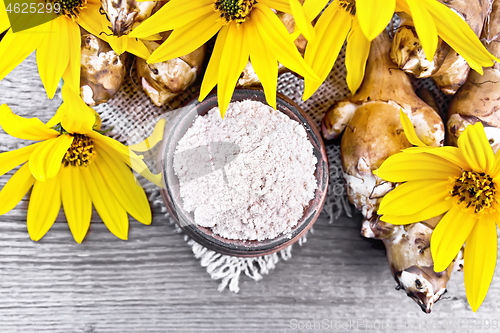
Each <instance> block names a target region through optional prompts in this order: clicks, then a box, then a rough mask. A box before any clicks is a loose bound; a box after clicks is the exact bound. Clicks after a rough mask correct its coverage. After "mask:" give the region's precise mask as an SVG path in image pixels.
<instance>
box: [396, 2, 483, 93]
mask: <svg viewBox="0 0 500 333" xmlns="http://www.w3.org/2000/svg"><path fill="white" fill-rule="evenodd" d="M438 1H439V2H441V3H443V4H445V5H446V6H448V7H449V8H451V9H452V10H453V11H454V12H455V13H457V14H459V15H460V16H461V17H462V18H463V19H464V21H465V22H467V24H468V25H469V26H470V27H471V28H472V30H473V31H474V32H475V33H476V35H477V36H479V34H480V33H481V30H482V29H483V23H484V20H485V18H486V17H487V16H488V15H489V13H490V11H491V4H492V1H493V0H454V1H446V0H438ZM398 14H399V16H400V18H401V24H400V26H399V28H398V29H397V31H396V33H395V35H394V40H393V44H392V47H391V52H390V54H391V59H392V60H393V61H394V62H395V63H396V64H397V65H398V66H399V68H401V69H402V70H404V71H406V72H407V73H410V74H412V75H414V76H415V77H417V78H426V77H432V78H433V79H434V81H435V82H436V84H437V85H438V86H439V87H440V88H441V90H442V91H443V92H444V93H446V94H449V95H453V94H455V93H456V92H457V90H458V88H460V86H462V85H463V84H464V83H465V80H466V79H467V74H468V73H469V70H470V67H469V65H468V64H467V62H466V61H465V59H464V58H462V57H461V56H460V55H459V54H458V53H457V52H455V51H454V50H453V49H451V48H450V46H449V45H448V44H446V42H444V41H443V40H442V39H441V38H439V40H438V46H437V50H436V54H435V55H434V58H433V59H432V60H431V61H429V60H428V59H427V58H426V56H425V53H424V50H423V48H422V44H421V43H420V40H419V39H418V37H417V33H416V31H415V26H414V23H413V21H412V19H411V17H410V16H409V15H407V14H405V13H398Z"/></svg>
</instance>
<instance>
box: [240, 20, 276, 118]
mask: <svg viewBox="0 0 500 333" xmlns="http://www.w3.org/2000/svg"><path fill="white" fill-rule="evenodd" d="M246 30H247V31H246V32H247V35H246V38H247V40H248V42H249V44H250V48H249V49H250V61H251V62H252V66H253V69H254V70H255V73H256V74H257V76H258V77H259V79H260V82H261V83H262V87H264V93H265V95H266V100H267V103H268V104H269V105H270V106H271V107H273V108H274V109H276V90H277V86H278V62H277V60H276V58H275V57H273V56H272V55H271V54H270V53H269V51H268V50H267V49H266V46H265V43H264V41H263V40H262V38H261V37H260V35H259V33H258V31H257V29H255V27H254V26H249V27H248V29H246Z"/></svg>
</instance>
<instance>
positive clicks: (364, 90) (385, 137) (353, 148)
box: [322, 33, 451, 312]
mask: <svg viewBox="0 0 500 333" xmlns="http://www.w3.org/2000/svg"><path fill="white" fill-rule="evenodd" d="M389 48H390V39H389V37H388V36H387V35H386V34H385V33H383V34H381V35H380V36H379V37H377V38H376V39H375V40H374V41H373V42H372V46H371V51H370V57H369V59H368V62H367V70H366V75H365V79H364V81H363V83H362V85H361V87H360V89H359V90H358V92H357V93H356V94H355V95H354V96H351V97H349V98H347V99H344V100H342V101H339V102H337V103H335V104H334V106H333V107H332V108H331V109H330V110H329V111H328V113H327V114H326V115H325V118H324V119H323V123H322V132H323V135H324V137H325V138H327V139H332V138H336V137H339V136H340V134H341V133H342V132H343V131H344V130H345V133H344V135H343V137H342V141H341V158H342V167H343V171H344V178H345V181H346V188H347V194H348V197H349V200H350V201H351V202H352V203H353V204H354V205H355V206H356V208H358V209H359V210H361V212H362V214H363V216H364V221H363V227H362V230H361V234H362V235H363V236H365V237H368V238H377V239H381V240H383V242H384V244H385V246H386V249H387V256H388V259H389V263H390V266H391V271H392V274H393V276H394V278H395V279H396V281H397V282H398V286H400V287H401V288H402V289H404V290H405V291H406V292H407V294H408V295H409V296H410V297H411V298H412V299H414V300H415V301H416V302H417V303H418V304H419V305H420V306H421V308H422V310H424V311H425V312H430V311H431V308H432V305H433V304H434V303H435V302H436V301H437V300H438V299H439V298H440V297H441V296H442V295H443V293H444V292H445V290H446V283H447V281H448V280H449V273H450V272H449V270H451V269H449V270H447V271H446V272H441V273H436V272H434V270H433V262H432V257H431V253H430V250H429V249H428V244H429V242H430V235H431V233H432V228H430V227H428V226H429V225H433V224H435V222H437V221H436V219H434V220H432V221H431V220H429V221H422V222H419V223H415V224H413V225H409V226H395V225H390V224H387V223H385V222H382V221H380V220H379V218H378V215H377V214H376V212H377V209H378V206H379V203H380V200H381V198H382V197H383V196H384V195H385V194H386V193H387V192H388V191H390V190H391V189H393V188H394V187H395V186H396V184H392V183H389V182H385V181H382V180H381V179H380V178H378V177H377V176H376V175H374V174H373V173H372V171H373V170H375V169H377V168H378V167H380V165H381V164H382V162H383V161H385V160H386V159H387V158H388V157H389V156H391V155H393V154H395V153H398V152H399V151H400V150H401V149H404V148H407V147H410V146H411V144H410V143H409V142H408V140H407V138H406V136H405V133H404V131H403V127H402V125H401V121H400V119H399V112H400V110H401V109H402V110H403V111H404V112H405V113H406V114H407V115H408V116H409V118H410V120H411V121H412V123H413V125H414V126H415V130H416V132H417V135H418V136H419V138H420V139H421V140H422V141H424V142H425V143H426V144H428V145H433V146H440V145H442V144H443V142H444V125H443V123H442V121H441V118H440V117H439V115H438V114H437V113H436V112H435V111H434V109H432V108H431V107H429V106H428V105H427V104H425V103H424V102H423V101H422V100H421V99H419V98H418V97H417V96H416V94H415V93H414V91H413V88H412V86H411V83H410V80H409V78H408V76H407V75H406V74H405V73H404V72H402V71H400V70H398V69H394V68H393V67H394V65H393V64H392V62H391V60H390V59H389V55H388V51H389Z"/></svg>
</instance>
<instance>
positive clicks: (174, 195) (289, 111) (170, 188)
mask: <svg viewBox="0 0 500 333" xmlns="http://www.w3.org/2000/svg"><path fill="white" fill-rule="evenodd" d="M247 99H250V100H254V101H259V102H262V103H264V104H266V105H267V103H266V99H265V95H264V92H263V91H262V90H259V89H237V90H235V91H234V94H233V97H232V99H231V102H236V101H243V100H247ZM216 106H217V95H216V94H213V95H210V96H208V97H207V98H206V99H205V100H204V101H203V102H199V101H198V100H194V101H192V102H190V103H189V104H188V105H187V106H186V107H184V108H183V109H182V110H181V111H180V113H179V114H178V115H177V116H176V118H175V119H174V120H173V122H172V123H171V124H170V126H168V128H169V129H167V130H166V132H165V137H164V140H163V143H162V148H161V151H160V156H159V163H160V167H161V170H162V173H163V183H164V188H163V189H162V190H161V192H162V197H163V200H164V202H165V205H166V207H167V209H168V211H169V213H170V214H171V215H172V217H173V218H174V219H175V221H176V222H177V223H178V225H179V226H180V227H181V228H182V229H183V230H184V231H185V232H186V234H188V235H189V237H191V238H192V239H194V240H195V241H197V242H198V243H200V244H201V245H203V246H205V247H207V248H208V249H211V250H214V251H216V252H219V253H222V254H226V255H232V256H239V257H256V256H262V255H266V254H271V253H274V252H277V251H280V250H282V249H284V248H286V247H288V246H289V245H291V244H293V243H295V242H297V241H298V240H299V239H300V238H301V237H302V236H303V235H304V234H305V233H306V232H307V230H309V229H310V228H311V226H312V225H313V224H314V222H315V221H316V219H317V218H318V215H319V213H320V212H321V210H322V208H323V205H324V203H325V198H326V193H327V188H328V175H329V173H328V158H327V155H326V150H325V145H324V143H323V140H322V139H321V134H320V132H319V131H318V129H317V128H316V126H315V124H314V122H313V120H312V119H311V118H310V117H309V116H308V115H307V114H306V113H305V112H304V111H303V110H302V109H301V108H300V107H299V106H298V105H297V104H295V103H294V102H292V101H291V100H290V99H288V98H287V97H285V96H283V95H281V94H278V96H277V110H278V111H280V112H283V113H284V114H286V115H287V116H288V117H290V118H291V119H293V120H296V121H298V122H299V123H300V124H302V126H304V128H305V130H306V132H307V135H308V138H309V141H310V142H311V144H312V145H313V147H314V150H313V151H314V155H315V156H316V158H317V160H318V162H317V164H316V172H315V176H316V182H317V184H318V188H317V189H316V193H315V197H314V199H312V200H311V201H310V202H309V205H308V206H307V207H306V208H305V209H304V214H303V216H302V218H301V219H300V220H299V221H298V223H297V225H296V226H295V227H294V228H292V230H291V232H290V233H286V234H281V235H279V236H278V237H276V238H274V239H267V240H263V241H248V240H232V239H226V238H223V237H220V236H218V235H216V234H214V233H213V232H212V230H211V229H210V228H205V227H201V226H199V225H197V224H196V223H195V222H194V215H193V213H192V212H191V213H188V212H186V211H185V210H184V209H183V208H182V207H183V205H182V198H181V196H180V193H179V180H178V178H177V176H176V175H175V173H174V171H173V159H174V153H175V150H176V147H177V143H178V142H179V140H180V139H181V138H182V137H183V136H184V134H185V133H186V131H187V130H188V128H189V127H191V125H192V124H193V121H194V120H195V119H196V117H198V116H203V115H205V114H206V113H207V112H208V111H209V110H211V109H212V108H214V107H216Z"/></svg>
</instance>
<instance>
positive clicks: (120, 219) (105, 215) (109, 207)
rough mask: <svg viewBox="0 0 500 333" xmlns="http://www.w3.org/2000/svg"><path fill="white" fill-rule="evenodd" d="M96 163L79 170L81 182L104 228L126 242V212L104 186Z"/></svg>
mask: <svg viewBox="0 0 500 333" xmlns="http://www.w3.org/2000/svg"><path fill="white" fill-rule="evenodd" d="M98 154H99V152H98ZM97 156H99V155H97ZM97 162H98V160H97V158H96V160H94V161H93V163H91V164H90V165H89V166H88V167H86V168H80V172H81V174H82V177H83V181H84V182H85V185H86V187H87V191H88V193H89V194H90V198H91V199H92V203H93V204H94V207H95V209H96V211H97V213H98V214H99V216H100V217H101V219H102V221H103V222H104V224H105V225H106V227H107V228H108V229H109V231H110V232H111V233H112V234H113V235H115V236H116V237H118V238H120V239H125V240H126V239H127V238H128V217H127V212H126V211H125V209H124V208H123V207H122V206H121V205H120V203H119V202H118V200H116V198H115V196H114V195H113V193H112V192H111V190H110V189H109V188H108V187H107V186H106V185H105V184H106V182H105V179H104V178H103V176H102V174H101V172H100V168H99V166H98V163H97Z"/></svg>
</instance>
